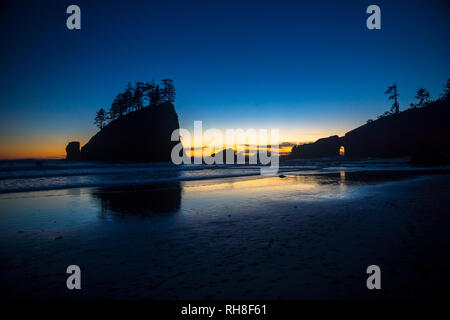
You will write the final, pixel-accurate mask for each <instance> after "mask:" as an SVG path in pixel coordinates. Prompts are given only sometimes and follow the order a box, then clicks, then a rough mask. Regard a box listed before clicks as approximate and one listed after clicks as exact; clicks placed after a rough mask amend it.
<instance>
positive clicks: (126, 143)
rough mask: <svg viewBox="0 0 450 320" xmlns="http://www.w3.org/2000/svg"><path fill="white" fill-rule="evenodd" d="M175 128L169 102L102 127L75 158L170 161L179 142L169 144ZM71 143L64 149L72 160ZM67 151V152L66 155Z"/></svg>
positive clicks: (172, 111) (174, 120) (177, 123)
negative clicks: (173, 149)
mask: <svg viewBox="0 0 450 320" xmlns="http://www.w3.org/2000/svg"><path fill="white" fill-rule="evenodd" d="M178 128H179V122H178V115H177V113H176V111H175V107H174V105H173V104H172V103H171V102H164V103H161V104H158V105H155V106H150V107H146V108H143V109H141V110H137V111H133V112H129V113H127V114H125V115H124V116H122V117H120V118H117V119H115V120H113V121H111V122H110V123H109V124H107V125H106V126H105V127H103V128H102V129H101V130H100V131H99V132H97V134H95V135H94V136H93V137H92V138H91V139H90V140H89V142H88V143H86V144H85V145H84V146H83V147H82V148H81V151H80V154H79V156H77V157H76V158H78V159H81V160H100V161H146V162H147V161H148V162H159V161H171V158H170V154H171V151H172V148H173V146H174V145H176V144H177V143H178V142H179V141H171V135H172V132H173V131H174V130H175V129H178ZM73 147H74V144H73V143H72V145H71V146H70V147H69V146H68V148H66V150H67V151H68V152H67V159H73V158H74V157H73V155H74V154H76V153H77V152H76V150H73V149H74V148H73ZM69 151H70V153H69Z"/></svg>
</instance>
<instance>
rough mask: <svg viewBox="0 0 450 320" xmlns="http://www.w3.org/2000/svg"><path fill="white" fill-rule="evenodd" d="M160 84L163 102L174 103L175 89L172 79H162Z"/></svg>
mask: <svg viewBox="0 0 450 320" xmlns="http://www.w3.org/2000/svg"><path fill="white" fill-rule="evenodd" d="M162 84H163V85H164V87H163V89H162V92H161V96H162V100H163V101H169V102H174V101H175V95H176V94H175V87H174V85H173V80H172V79H163V80H162Z"/></svg>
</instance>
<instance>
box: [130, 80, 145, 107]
mask: <svg viewBox="0 0 450 320" xmlns="http://www.w3.org/2000/svg"><path fill="white" fill-rule="evenodd" d="M144 89H145V87H144V83H142V82H140V81H138V82H136V86H135V87H134V93H133V109H134V110H141V109H142V108H143V107H144V103H143V98H144Z"/></svg>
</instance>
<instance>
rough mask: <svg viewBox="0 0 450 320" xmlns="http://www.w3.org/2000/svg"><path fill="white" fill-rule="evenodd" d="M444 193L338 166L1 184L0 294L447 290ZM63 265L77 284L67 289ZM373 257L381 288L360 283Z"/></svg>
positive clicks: (285, 295) (435, 186) (366, 295)
mask: <svg viewBox="0 0 450 320" xmlns="http://www.w3.org/2000/svg"><path fill="white" fill-rule="evenodd" d="M370 176H374V177H375V176H376V177H377V178H373V179H371V178H370ZM364 177H365V178H364ZM449 194H450V175H448V174H436V175H418V174H415V175H407V174H404V173H398V174H393V173H392V172H391V173H389V174H383V173H376V175H374V174H372V175H371V174H361V173H351V172H345V171H341V172H337V173H335V174H326V175H308V174H304V173H303V174H289V173H286V174H285V177H284V178H281V177H232V178H223V179H211V180H207V181H187V182H173V183H172V182H170V183H164V184H152V185H143V186H139V187H123V186H120V187H101V188H72V189H67V190H53V191H38V192H22V193H9V194H2V195H0V222H1V223H0V238H1V239H0V240H1V241H0V243H1V247H0V262H1V263H0V268H1V269H0V284H1V290H0V295H1V297H2V298H10V299H17V298H19V299H22V298H35V299H92V298H95V299H393V298H417V297H434V296H443V295H444V293H445V292H446V290H447V289H448V285H449V280H448V277H447V276H446V274H447V272H448V270H449V267H450V263H449V258H448V252H449V244H450V241H449V228H450V227H449V226H450V223H449V222H450V221H449V220H450V216H449V211H448V208H449V207H450V198H449V197H448V195H449ZM72 264H75V265H79V266H80V268H81V272H82V289H81V290H68V289H67V288H66V279H67V277H68V275H67V274H66V268H67V266H69V265H72ZM373 264H375V265H378V266H380V268H381V286H382V290H377V291H370V290H368V289H367V287H366V279H367V277H368V275H367V274H366V268H367V267H368V266H369V265H373Z"/></svg>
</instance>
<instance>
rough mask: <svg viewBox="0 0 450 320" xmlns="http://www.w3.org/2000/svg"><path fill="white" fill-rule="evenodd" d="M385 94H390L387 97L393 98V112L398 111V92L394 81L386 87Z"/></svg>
mask: <svg viewBox="0 0 450 320" xmlns="http://www.w3.org/2000/svg"><path fill="white" fill-rule="evenodd" d="M385 94H390V96H389V99H390V100H394V104H393V105H392V107H391V111H392V112H394V113H399V112H400V107H399V105H398V101H397V98H398V96H399V94H398V93H397V84H396V83H394V84H393V85H392V86H390V87H388V89H387V90H386V92H385Z"/></svg>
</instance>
